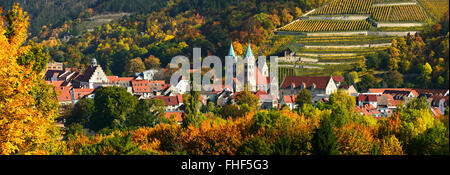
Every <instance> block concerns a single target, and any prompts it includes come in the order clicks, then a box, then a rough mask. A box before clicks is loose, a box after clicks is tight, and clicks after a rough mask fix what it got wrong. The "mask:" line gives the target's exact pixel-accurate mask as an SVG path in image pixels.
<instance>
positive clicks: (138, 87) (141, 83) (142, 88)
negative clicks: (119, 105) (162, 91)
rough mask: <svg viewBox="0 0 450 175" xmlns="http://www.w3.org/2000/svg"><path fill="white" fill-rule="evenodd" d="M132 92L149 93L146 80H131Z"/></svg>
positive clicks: (148, 83)
mask: <svg viewBox="0 0 450 175" xmlns="http://www.w3.org/2000/svg"><path fill="white" fill-rule="evenodd" d="M131 86H132V87H133V92H135V93H147V92H151V90H150V82H149V81H148V80H133V81H131Z"/></svg>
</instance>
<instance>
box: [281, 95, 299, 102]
mask: <svg viewBox="0 0 450 175" xmlns="http://www.w3.org/2000/svg"><path fill="white" fill-rule="evenodd" d="M296 98H297V95H285V96H283V100H284V103H295V99H296Z"/></svg>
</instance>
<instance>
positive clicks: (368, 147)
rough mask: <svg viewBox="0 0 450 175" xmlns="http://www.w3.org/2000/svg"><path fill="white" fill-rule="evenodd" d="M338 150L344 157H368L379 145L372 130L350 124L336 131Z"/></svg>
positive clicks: (360, 125)
mask: <svg viewBox="0 0 450 175" xmlns="http://www.w3.org/2000/svg"><path fill="white" fill-rule="evenodd" d="M336 137H337V139H338V143H339V144H338V150H339V151H340V153H341V154H344V155H368V154H371V151H372V149H373V148H374V146H375V145H376V144H377V142H378V140H377V139H376V138H374V137H373V135H372V132H371V129H370V128H368V127H366V126H364V125H362V124H354V123H350V124H347V125H345V126H343V127H342V128H339V129H336Z"/></svg>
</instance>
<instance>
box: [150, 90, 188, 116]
mask: <svg viewBox="0 0 450 175" xmlns="http://www.w3.org/2000/svg"><path fill="white" fill-rule="evenodd" d="M152 98H154V99H160V100H162V101H164V104H165V105H166V112H174V111H182V109H181V107H182V106H183V105H184V103H183V95H181V94H180V95H177V96H154V97H152Z"/></svg>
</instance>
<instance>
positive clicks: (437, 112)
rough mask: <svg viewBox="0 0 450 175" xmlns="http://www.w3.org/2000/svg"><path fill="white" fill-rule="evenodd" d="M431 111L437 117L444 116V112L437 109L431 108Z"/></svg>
mask: <svg viewBox="0 0 450 175" xmlns="http://www.w3.org/2000/svg"><path fill="white" fill-rule="evenodd" d="M431 111H432V113H433V116H435V117H437V116H441V115H442V112H441V111H440V110H439V109H438V108H437V107H434V108H431Z"/></svg>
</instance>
